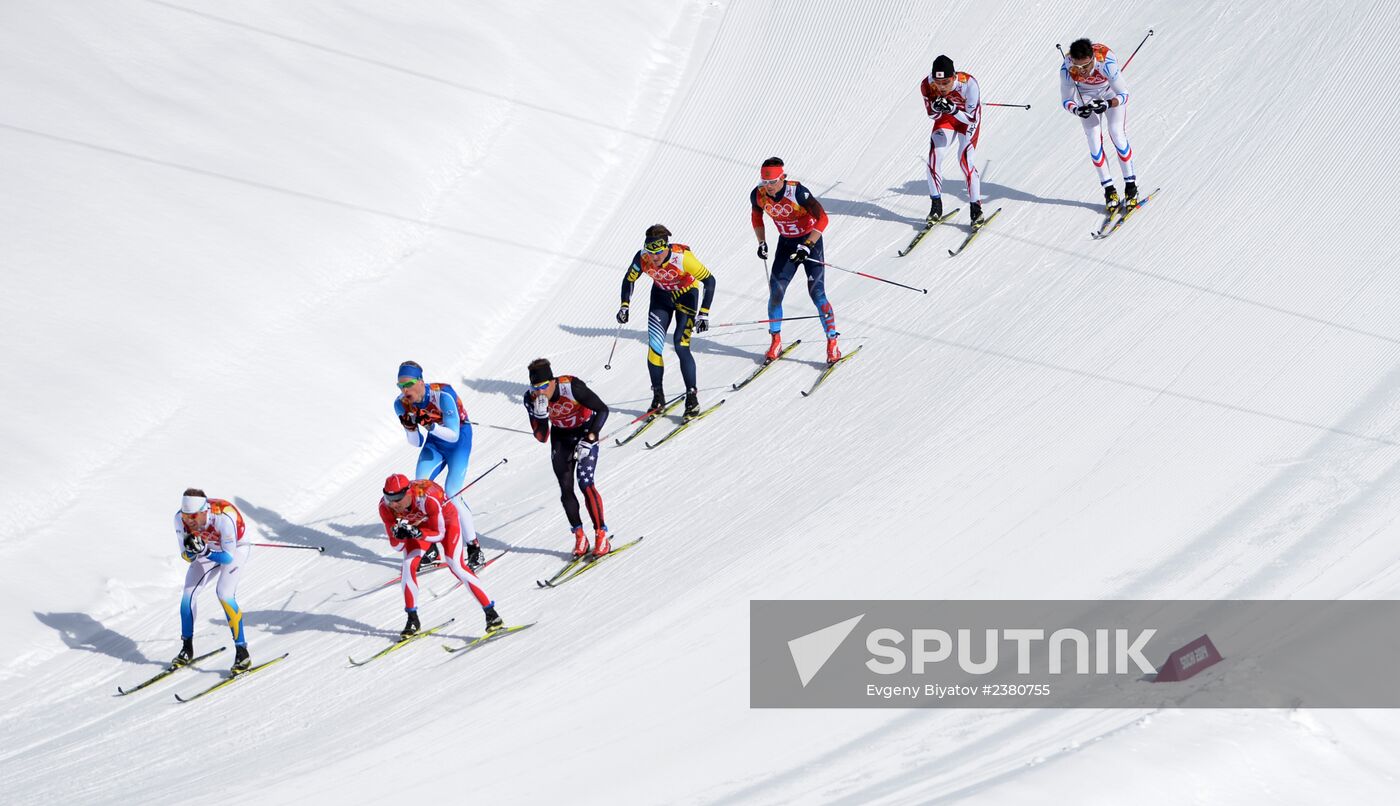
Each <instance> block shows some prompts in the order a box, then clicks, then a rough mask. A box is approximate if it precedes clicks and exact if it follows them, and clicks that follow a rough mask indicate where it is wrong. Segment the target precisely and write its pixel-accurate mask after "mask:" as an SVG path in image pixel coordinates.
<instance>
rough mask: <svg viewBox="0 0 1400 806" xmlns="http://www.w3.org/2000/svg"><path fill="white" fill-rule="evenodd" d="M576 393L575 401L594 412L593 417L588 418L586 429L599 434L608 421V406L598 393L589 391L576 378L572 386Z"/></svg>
mask: <svg viewBox="0 0 1400 806" xmlns="http://www.w3.org/2000/svg"><path fill="white" fill-rule="evenodd" d="M571 386H572V387H573V391H574V400H577V401H578V402H580V403H582V404H583V405H585V406H587V407H588V408H589V410H591V411H592V412H593V416H592V417H590V418H588V422H587V423H586V424H585V426H584V427H585V428H587V429H588V430H589V431H591V432H593V433H595V434H597V433H599V432H601V431H602V430H603V423H605V422H607V421H608V404H606V403H604V402H603V399H602V398H601V397H598V393H597V392H594V391H593V390H592V389H589V388H588V386H587V385H586V384H585V383H584V382H583V381H582V380H580V379H578V378H574V380H573V383H572V384H571Z"/></svg>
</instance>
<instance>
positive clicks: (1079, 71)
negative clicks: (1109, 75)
mask: <svg viewBox="0 0 1400 806" xmlns="http://www.w3.org/2000/svg"><path fill="white" fill-rule="evenodd" d="M1069 71H1070V72H1071V73H1074V74H1076V75H1081V76H1082V75H1087V74H1089V73H1092V72H1093V71H1094V60H1093V59H1090V60H1089V61H1087V62H1085V63H1084V64H1075V63H1074V62H1070V63H1069Z"/></svg>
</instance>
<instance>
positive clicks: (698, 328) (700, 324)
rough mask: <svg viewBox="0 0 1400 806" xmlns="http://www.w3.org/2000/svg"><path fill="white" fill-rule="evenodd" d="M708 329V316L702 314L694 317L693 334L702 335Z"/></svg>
mask: <svg viewBox="0 0 1400 806" xmlns="http://www.w3.org/2000/svg"><path fill="white" fill-rule="evenodd" d="M709 329H710V315H709V314H707V313H702V314H700V315H699V316H696V317H695V332H696V333H704V332H705V331H707V330H709Z"/></svg>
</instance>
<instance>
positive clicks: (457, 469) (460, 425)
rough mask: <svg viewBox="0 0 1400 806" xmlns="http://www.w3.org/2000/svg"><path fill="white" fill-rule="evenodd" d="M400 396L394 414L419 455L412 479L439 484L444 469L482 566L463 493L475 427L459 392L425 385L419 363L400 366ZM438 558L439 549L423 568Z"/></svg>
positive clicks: (433, 549)
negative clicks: (430, 480) (433, 481)
mask: <svg viewBox="0 0 1400 806" xmlns="http://www.w3.org/2000/svg"><path fill="white" fill-rule="evenodd" d="M398 386H399V396H398V397H397V398H395V399H394V414H395V415H397V416H398V418H399V424H401V425H402V426H403V430H404V437H405V438H406V439H408V444H409V445H412V446H413V447H415V448H419V451H418V467H417V469H416V470H414V472H413V477H414V478H418V479H436V478H437V477H438V475H439V474H440V473H442V471H443V470H444V469H445V470H446V471H447V477H446V478H444V479H443V482H442V486H443V487H444V488H445V489H447V490H448V491H449V494H450V495H452V497H453V499H454V500H455V502H456V504H457V511H458V512H460V513H461V516H462V527H463V529H462V531H463V532H464V534H465V535H466V539H467V545H468V549H467V550H468V552H469V553H470V556H471V559H472V565H476V564H478V563H479V562H480V557H481V546H480V545H478V544H477V540H476V529H474V528H473V526H472V510H471V507H470V506H468V504H467V499H466V496H465V495H463V489H464V488H465V487H466V479H467V464H468V463H469V462H470V461H471V456H472V424H471V422H470V421H469V420H468V419H467V408H466V406H463V405H462V399H461V398H460V397H458V396H457V392H456V390H454V389H453V388H452V387H451V386H449V385H448V384H445V383H424V382H423V368H422V367H421V366H419V365H418V363H417V362H416V361H405V362H403V364H401V365H400V366H399V380H398ZM437 558H438V550H437V545H436V544H434V545H433V546H431V547H430V550H429V552H428V555H427V557H426V558H424V562H425V563H431V562H434V561H436V560H437Z"/></svg>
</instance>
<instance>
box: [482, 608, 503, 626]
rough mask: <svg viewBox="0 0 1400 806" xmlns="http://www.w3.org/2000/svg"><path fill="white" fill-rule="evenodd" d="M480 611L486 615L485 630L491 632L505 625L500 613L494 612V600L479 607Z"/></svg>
mask: <svg viewBox="0 0 1400 806" xmlns="http://www.w3.org/2000/svg"><path fill="white" fill-rule="evenodd" d="M481 612H482V613H483V614H484V615H485V616H486V631H487V632H493V631H495V630H499V629H500V628H502V627H504V626H506V623H505V621H504V620H503V619H502V618H501V614H500V613H497V612H496V603H495V602H492V603H491V604H489V605H487V606H485V607H483V608H481Z"/></svg>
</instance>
